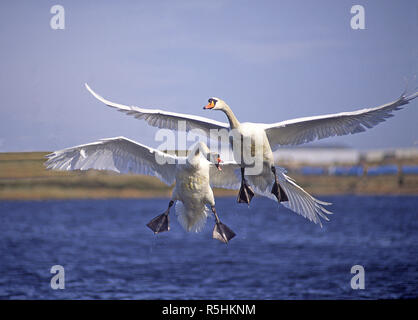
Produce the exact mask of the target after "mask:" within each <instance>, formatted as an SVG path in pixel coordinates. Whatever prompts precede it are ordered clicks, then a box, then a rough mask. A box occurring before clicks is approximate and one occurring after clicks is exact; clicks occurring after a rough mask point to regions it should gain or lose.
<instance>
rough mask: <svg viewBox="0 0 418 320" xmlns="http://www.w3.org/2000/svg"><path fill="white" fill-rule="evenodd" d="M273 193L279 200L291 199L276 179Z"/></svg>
mask: <svg viewBox="0 0 418 320" xmlns="http://www.w3.org/2000/svg"><path fill="white" fill-rule="evenodd" d="M271 193H272V194H274V195H275V196H276V198H277V201H278V202H286V201H289V199H288V198H287V195H286V192H284V190H283V189H282V187H280V185H279V184H278V183H277V181H274V184H273V188H272V189H271Z"/></svg>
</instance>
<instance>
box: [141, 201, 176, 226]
mask: <svg viewBox="0 0 418 320" xmlns="http://www.w3.org/2000/svg"><path fill="white" fill-rule="evenodd" d="M173 204H174V201H172V200H171V201H170V203H169V204H168V208H167V210H166V211H165V212H164V213H163V214H160V215H159V216H157V217H155V218H154V219H152V220H151V221H150V222H148V223H147V227H148V228H150V229H151V230H152V231H153V232H154V233H155V234H157V233H161V232H164V231H169V230H170V225H169V222H170V219H169V217H168V214H169V213H170V208H171V207H172V205H173Z"/></svg>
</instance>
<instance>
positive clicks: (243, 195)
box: [237, 168, 254, 205]
mask: <svg viewBox="0 0 418 320" xmlns="http://www.w3.org/2000/svg"><path fill="white" fill-rule="evenodd" d="M253 197H254V191H253V189H252V188H251V187H250V186H249V185H248V183H247V180H245V178H244V168H241V188H240V189H239V192H238V197H237V202H238V203H246V204H248V205H249V204H250V202H251V199H252V198H253Z"/></svg>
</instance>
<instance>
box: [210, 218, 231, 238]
mask: <svg viewBox="0 0 418 320" xmlns="http://www.w3.org/2000/svg"><path fill="white" fill-rule="evenodd" d="M212 236H213V238H214V239H217V240H219V241H222V242H223V243H228V241H229V240H231V239H232V238H233V237H235V232H234V231H232V230H231V229H229V228H228V226H227V225H225V224H223V223H222V222H217V223H216V224H215V227H214V228H213V233H212Z"/></svg>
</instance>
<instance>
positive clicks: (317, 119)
mask: <svg viewBox="0 0 418 320" xmlns="http://www.w3.org/2000/svg"><path fill="white" fill-rule="evenodd" d="M417 96H418V92H416V93H414V94H412V95H409V96H406V95H404V94H403V95H402V96H401V97H400V98H399V99H397V100H395V101H393V102H390V103H387V104H384V105H381V106H379V107H375V108H368V109H362V110H357V111H353V112H342V113H336V114H328V115H323V116H314V117H305V118H298V119H293V120H286V121H282V122H278V123H274V124H269V125H264V129H265V130H266V134H267V137H268V140H269V142H270V145H271V147H272V148H275V147H277V146H280V145H297V144H302V143H306V142H311V141H314V140H316V139H318V140H319V139H324V138H328V137H332V136H342V135H347V134H354V133H358V132H363V131H366V129H370V128H372V127H374V126H376V125H377V124H379V123H381V122H384V121H385V120H386V119H387V118H390V117H393V114H392V113H393V111H396V110H400V109H402V106H404V105H406V104H408V103H409V101H411V100H413V99H415V98H416V97H417Z"/></svg>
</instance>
